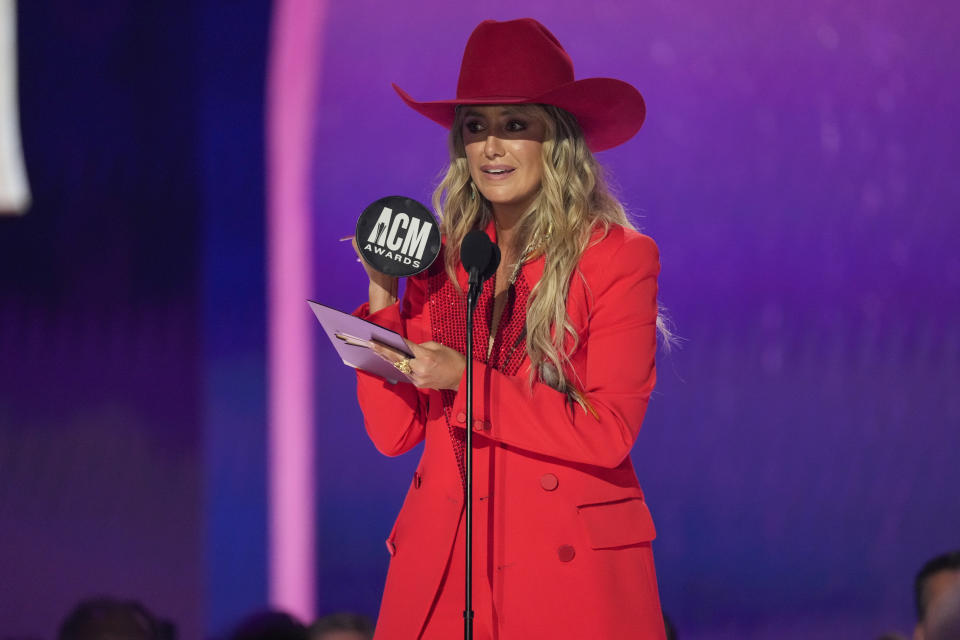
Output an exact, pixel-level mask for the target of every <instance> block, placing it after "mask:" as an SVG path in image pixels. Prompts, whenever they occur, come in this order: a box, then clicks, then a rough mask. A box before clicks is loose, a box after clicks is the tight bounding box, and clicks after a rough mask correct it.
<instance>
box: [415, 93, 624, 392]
mask: <svg viewBox="0 0 960 640" xmlns="http://www.w3.org/2000/svg"><path fill="white" fill-rule="evenodd" d="M516 109H517V111H518V112H519V113H520V115H521V116H525V117H528V118H535V119H537V120H539V121H541V122H542V123H543V124H544V125H545V135H544V140H543V146H542V158H543V178H542V181H541V185H540V192H539V194H538V195H537V197H536V198H535V199H534V201H533V202H532V204H531V205H530V208H529V209H528V210H527V211H526V213H524V214H523V216H522V217H521V219H520V223H519V225H518V229H517V233H516V234H515V239H514V243H515V245H516V246H514V247H512V250H513V255H517V256H521V257H520V258H519V259H520V260H523V259H524V258H523V257H522V256H523V253H524V251H525V249H529V248H531V247H533V248H536V254H540V253H543V254H544V257H545V261H546V262H545V265H544V269H543V276H542V277H541V278H540V281H539V282H537V284H536V285H535V286H534V287H533V290H532V291H531V293H530V297H529V300H528V303H527V320H526V329H527V331H526V342H527V354H528V355H529V357H530V362H531V363H532V365H533V366H532V367H531V384H532V383H533V382H534V381H535V377H536V375H537V374H538V373H539V375H540V378H541V379H542V380H543V382H545V383H546V384H549V385H550V386H551V387H553V388H555V389H557V390H558V391H563V392H567V393H571V392H573V393H576V387H575V386H574V385H573V384H572V383H571V381H569V380H567V377H566V375H565V373H564V370H565V366H564V365H566V364H568V363H569V356H570V353H572V352H573V351H574V350H575V349H576V347H577V342H578V336H577V332H576V329H575V328H574V326H573V324H572V323H571V322H570V318H569V316H568V315H567V292H568V290H569V288H570V280H571V278H572V276H573V273H574V271H575V269H576V268H577V264H578V263H579V261H580V257H581V256H582V255H583V252H584V250H586V248H587V245H588V243H589V242H590V237H591V234H592V232H593V230H594V229H595V228H596V227H597V226H598V225H600V226H602V227H603V228H604V231H605V232H606V230H608V229H609V228H610V225H611V224H619V225H623V226H625V227H629V228H633V225H632V224H631V223H630V220H629V219H628V218H627V214H626V212H625V211H624V208H623V205H622V204H620V202H619V201H618V200H617V199H616V198H615V197H614V196H613V195H611V194H610V191H609V189H608V187H607V183H606V181H605V180H604V177H603V169H602V167H601V166H600V164H599V163H598V162H597V160H596V158H594V156H593V154H592V153H591V152H590V149H588V148H587V144H586V141H585V140H584V137H583V133H582V131H581V130H580V126H579V124H577V121H576V119H575V118H574V117H573V116H572V115H571V114H570V113H569V112H567V111H565V110H563V109H560V108H558V107H554V106H551V105H540V104H530V105H518V106H517V107H516ZM466 111H467V110H466V109H464V108H458V109H457V115H456V119H455V121H454V123H453V126H452V127H451V129H450V137H449V151H450V165H449V166H448V167H447V170H446V174H445V175H444V177H443V179H442V180H441V182H440V184H439V185H438V186H437V188H436V190H435V191H434V193H433V207H434V209H435V210H436V212H437V216H438V217H439V218H440V221H441V222H440V227H441V231H442V232H443V234H444V235H445V236H446V256H445V261H446V265H445V266H446V271H447V274H448V275H449V277H450V279H451V280H452V281H453V282H454V283H456V282H457V279H456V275H455V274H456V266H457V263H458V257H459V255H460V243H461V241H462V240H463V238H464V236H465V235H466V234H467V233H468V232H470V231H471V230H473V229H484V228H485V227H486V226H487V225H488V224H489V222H490V219H491V218H492V216H493V209H492V207H491V204H490V202H489V201H487V199H486V198H484V197H483V196H482V195H481V194H480V193H479V191H478V190H477V189H476V187H475V186H474V185H473V183H472V180H471V178H470V168H469V166H468V164H467V158H466V151H465V147H464V142H463V122H464V119H465V114H466ZM554 327H556V328H557V329H556V331H553V330H552V329H553V328H554ZM568 337H569V339H571V343H570V345H569V351H567V350H565V349H564V342H565V340H566V339H567V338H568Z"/></svg>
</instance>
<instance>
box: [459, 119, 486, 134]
mask: <svg viewBox="0 0 960 640" xmlns="http://www.w3.org/2000/svg"><path fill="white" fill-rule="evenodd" d="M463 128H464V129H466V130H467V131H468V132H470V133H480V132H481V131H483V123H482V122H480V121H479V120H467V121H466V122H464V123H463Z"/></svg>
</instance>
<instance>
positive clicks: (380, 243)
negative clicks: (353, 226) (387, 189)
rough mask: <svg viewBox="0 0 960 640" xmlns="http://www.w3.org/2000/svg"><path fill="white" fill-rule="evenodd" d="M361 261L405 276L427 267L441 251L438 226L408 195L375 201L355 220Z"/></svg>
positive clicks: (392, 273) (379, 269) (395, 274)
mask: <svg viewBox="0 0 960 640" xmlns="http://www.w3.org/2000/svg"><path fill="white" fill-rule="evenodd" d="M356 238H357V243H358V246H359V247H360V253H361V255H362V256H363V258H364V260H366V261H367V263H368V264H370V265H371V266H372V267H373V268H375V269H377V270H378V271H380V272H381V273H385V274H387V275H392V276H408V275H413V274H415V273H419V272H420V271H423V270H424V269H426V268H427V267H429V266H430V265H431V264H432V263H433V260H434V259H435V258H436V257H437V254H438V253H439V252H440V229H439V227H438V225H437V222H436V220H435V219H434V218H433V216H432V215H431V214H430V212H429V211H428V210H427V208H426V207H424V206H423V205H422V204H420V203H419V202H417V201H416V200H412V199H410V198H404V197H401V196H389V197H386V198H381V199H380V200H377V201H376V202H374V203H373V204H371V205H370V206H368V207H367V208H366V209H364V211H363V213H362V214H361V215H360V219H359V220H358V221H357V235H356Z"/></svg>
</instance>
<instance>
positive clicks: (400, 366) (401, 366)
mask: <svg viewBox="0 0 960 640" xmlns="http://www.w3.org/2000/svg"><path fill="white" fill-rule="evenodd" d="M393 366H395V367H396V368H397V370H398V371H399V372H400V373H403V374H406V375H410V374H411V373H413V369H411V368H410V358H404V359H403V360H397V361H396V362H394V363H393Z"/></svg>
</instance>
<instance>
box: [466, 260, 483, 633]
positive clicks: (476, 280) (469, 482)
mask: <svg viewBox="0 0 960 640" xmlns="http://www.w3.org/2000/svg"><path fill="white" fill-rule="evenodd" d="M479 294H480V275H479V273H477V272H476V271H474V270H471V273H470V286H469V288H468V289H467V379H466V383H467V425H466V426H467V434H466V452H465V456H466V477H465V478H464V487H465V494H466V495H465V498H464V501H465V504H464V509H465V510H466V514H465V516H464V521H465V522H464V525H465V526H466V532H465V533H466V536H465V540H466V545H465V546H466V548H467V549H466V551H467V558H466V571H465V573H466V574H467V584H466V587H467V589H466V603H465V607H464V610H463V637H464V639H465V640H473V311H474V309H475V308H476V306H477V298H478V297H479Z"/></svg>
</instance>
